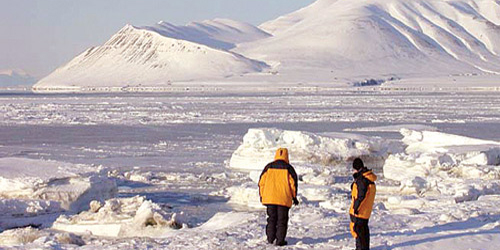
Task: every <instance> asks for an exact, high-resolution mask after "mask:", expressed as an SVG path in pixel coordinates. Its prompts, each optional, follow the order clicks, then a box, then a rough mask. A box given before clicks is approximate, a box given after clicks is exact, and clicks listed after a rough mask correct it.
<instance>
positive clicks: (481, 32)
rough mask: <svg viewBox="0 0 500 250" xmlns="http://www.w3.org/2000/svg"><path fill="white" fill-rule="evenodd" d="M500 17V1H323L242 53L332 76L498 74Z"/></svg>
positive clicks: (271, 25)
mask: <svg viewBox="0 0 500 250" xmlns="http://www.w3.org/2000/svg"><path fill="white" fill-rule="evenodd" d="M499 13H500V5H499V3H498V1H497V0H454V1H447V0H357V1H352V0H318V1H316V2H315V3H313V4H312V5H310V6H308V7H306V8H303V9H301V10H299V11H296V12H294V13H291V14H288V15H285V16H282V17H280V18H278V19H276V20H273V21H270V22H267V23H264V24H262V25H261V26H260V28H261V29H263V30H266V31H267V32H270V33H272V34H273V37H270V38H267V39H263V40H258V41H255V42H253V43H251V44H245V45H244V46H242V47H241V48H238V49H237V50H238V51H239V52H240V53H242V54H245V55H247V56H249V57H252V58H256V59H259V60H264V61H269V62H271V61H272V62H279V65H280V69H279V70H281V71H287V70H288V71H292V72H297V69H304V68H307V69H308V70H311V69H312V70H318V71H322V72H332V74H331V76H332V77H333V76H346V77H352V76H363V75H367V76H383V75H404V76H414V75H447V74H463V73H481V74H482V73H498V72H500V58H499V56H498V55H500V53H499V52H500V26H499V25H498V23H499V21H500V20H499V19H500V15H498V14H499ZM323 75H324V74H323Z"/></svg>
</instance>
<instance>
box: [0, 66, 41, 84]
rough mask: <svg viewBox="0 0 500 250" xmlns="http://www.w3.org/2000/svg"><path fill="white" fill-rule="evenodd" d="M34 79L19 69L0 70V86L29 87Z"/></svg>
mask: <svg viewBox="0 0 500 250" xmlns="http://www.w3.org/2000/svg"><path fill="white" fill-rule="evenodd" d="M35 82H36V79H35V78H34V77H32V76H30V75H29V74H28V73H26V72H24V71H23V70H20V69H4V70H0V86H15V85H31V84H33V83H35Z"/></svg>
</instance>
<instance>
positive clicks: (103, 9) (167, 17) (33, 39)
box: [0, 0, 314, 77]
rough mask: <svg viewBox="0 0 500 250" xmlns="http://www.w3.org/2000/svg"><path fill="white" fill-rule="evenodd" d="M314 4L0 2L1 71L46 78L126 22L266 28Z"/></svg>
mask: <svg viewBox="0 0 500 250" xmlns="http://www.w3.org/2000/svg"><path fill="white" fill-rule="evenodd" d="M312 2H314V1H313V0H0V69H5V68H20V69H23V70H25V71H27V72H28V73H30V74H32V75H34V76H36V77H43V76H44V75H46V74H48V73H50V72H51V71H52V70H54V69H55V68H57V67H58V66H60V65H61V64H63V63H65V62H67V61H69V60H70V59H71V58H73V57H74V56H76V55H77V54H79V53H80V52H82V51H84V50H85V49H86V48H88V47H91V46H96V45H99V44H102V43H103V42H105V41H106V40H107V39H108V38H109V37H110V36H111V35H112V34H113V33H115V32H116V31H118V30H119V29H120V28H121V27H123V26H124V25H125V24H127V23H130V24H133V25H138V26H141V25H151V24H154V23H156V22H158V21H161V20H164V21H167V22H171V23H175V24H185V23H187V22H189V21H195V20H197V21H200V20H205V19H212V18H216V17H221V18H230V19H235V20H239V21H245V22H249V23H252V24H260V23H262V22H264V21H267V20H271V19H274V18H276V17H278V16H280V15H283V14H286V13H289V12H292V11H294V10H296V9H299V8H301V7H304V6H306V5H308V4H310V3H312Z"/></svg>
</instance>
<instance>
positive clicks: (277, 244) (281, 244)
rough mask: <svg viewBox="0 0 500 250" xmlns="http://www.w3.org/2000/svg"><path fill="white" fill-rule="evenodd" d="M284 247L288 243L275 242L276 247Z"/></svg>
mask: <svg viewBox="0 0 500 250" xmlns="http://www.w3.org/2000/svg"><path fill="white" fill-rule="evenodd" d="M286 245H288V242H287V241H286V240H284V241H281V242H277V241H276V246H280V247H281V246H286Z"/></svg>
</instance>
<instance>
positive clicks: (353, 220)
mask: <svg viewBox="0 0 500 250" xmlns="http://www.w3.org/2000/svg"><path fill="white" fill-rule="evenodd" d="M351 222H352V223H354V224H356V222H358V218H356V217H355V216H351Z"/></svg>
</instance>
